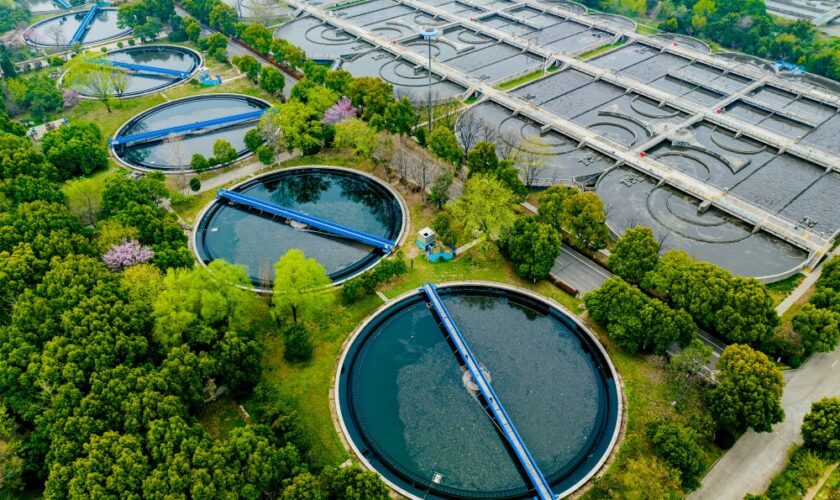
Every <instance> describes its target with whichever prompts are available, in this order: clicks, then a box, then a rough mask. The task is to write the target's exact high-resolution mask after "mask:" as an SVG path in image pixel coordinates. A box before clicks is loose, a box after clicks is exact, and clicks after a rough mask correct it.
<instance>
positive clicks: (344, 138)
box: [333, 118, 376, 158]
mask: <svg viewBox="0 0 840 500" xmlns="http://www.w3.org/2000/svg"><path fill="white" fill-rule="evenodd" d="M333 144H334V145H335V147H337V148H348V149H352V150H353V152H354V153H355V154H356V156H360V157H362V158H370V157H371V156H372V155H373V150H374V147H375V146H376V132H375V131H374V130H372V129H371V128H370V127H368V126H367V124H365V122H363V121H362V120H359V119H358V118H350V119H349V120H344V121H342V122H340V123H337V124H336V125H335V138H334V139H333Z"/></svg>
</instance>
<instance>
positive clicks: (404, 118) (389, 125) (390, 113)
mask: <svg viewBox="0 0 840 500" xmlns="http://www.w3.org/2000/svg"><path fill="white" fill-rule="evenodd" d="M383 119H384V120H385V128H386V129H387V130H388V131H389V132H391V133H394V134H400V135H408V134H409V133H411V129H412V127H413V126H414V120H415V117H414V107H413V106H412V105H411V101H409V100H408V97H402V98H400V99H398V100H394V101H392V102H391V103H389V104H388V106H387V107H386V108H385V113H384V115H383Z"/></svg>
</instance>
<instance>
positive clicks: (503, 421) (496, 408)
mask: <svg viewBox="0 0 840 500" xmlns="http://www.w3.org/2000/svg"><path fill="white" fill-rule="evenodd" d="M420 290H421V291H423V292H424V293H425V294H426V298H427V299H428V301H429V305H430V306H431V308H432V310H434V312H435V314H436V315H437V317H438V319H439V320H440V325H441V328H442V329H443V330H444V332H445V333H446V334H447V335H448V337H449V338H450V339H451V340H452V343H453V344H454V345H455V349H456V350H457V352H458V356H459V357H460V358H461V361H462V362H463V363H464V365H465V366H466V367H467V370H469V372H470V375H471V376H472V379H473V382H475V384H476V386H478V390H479V392H480V393H481V396H482V397H483V399H484V401H485V402H486V404H487V406H486V407H485V408H484V409H485V411H487V412H488V414H489V415H490V417H491V418H492V419H493V421H494V422H495V423H496V425H497V426H498V428H499V430H500V431H501V432H502V434H503V435H504V437H505V439H506V440H507V442H508V444H509V445H510V447H511V449H513V453H514V455H516V459H517V461H518V462H519V464H520V466H521V467H522V469H523V470H524V471H525V474H526V475H527V476H528V480H529V481H530V482H531V485H532V486H533V487H534V490H536V493H537V498H539V499H540V500H554V499H555V495H554V492H553V491H552V489H551V485H550V484H548V481H547V480H546V479H545V476H543V473H542V471H541V470H540V468H539V466H538V465H537V462H536V461H535V460H534V457H533V456H531V452H529V451H528V448H527V447H526V446H525V442H524V441H523V440H522V436H520V435H519V432H518V431H517V430H516V427H514V425H513V422H512V421H511V419H510V416H508V414H507V411H505V407H504V406H502V402H501V401H500V400H499V398H498V396H496V391H494V390H493V386H491V385H490V382H489V381H488V380H487V377H486V376H485V375H484V372H483V371H482V369H481V367H480V366H479V364H478V361H477V360H476V358H475V356H474V355H473V353H472V350H470V347H469V345H468V344H467V342H466V340H465V339H464V336H463V335H462V334H461V331H460V330H459V329H458V326H457V325H456V324H455V321H453V319H452V316H451V315H450V314H449V311H448V310H447V309H446V306H445V305H444V304H443V301H442V300H441V299H440V296H439V295H438V293H437V289H436V288H435V286H434V285H433V284H431V283H426V284H425V285H423V287H422V288H421V289H420Z"/></svg>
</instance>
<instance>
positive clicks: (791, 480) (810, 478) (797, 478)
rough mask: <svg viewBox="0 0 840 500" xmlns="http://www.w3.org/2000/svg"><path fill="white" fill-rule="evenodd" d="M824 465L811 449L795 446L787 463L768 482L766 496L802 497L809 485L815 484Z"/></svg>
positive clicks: (773, 499) (775, 499) (774, 498)
mask: <svg viewBox="0 0 840 500" xmlns="http://www.w3.org/2000/svg"><path fill="white" fill-rule="evenodd" d="M825 465H826V464H825V463H824V462H823V461H822V460H820V458H819V457H818V456H816V455H815V454H814V453H812V452H811V451H809V450H807V449H805V448H796V449H795V450H794V451H793V453H792V454H791V456H790V462H789V463H788V465H787V466H786V467H785V468H784V470H783V471H782V472H780V473H779V474H778V475H776V477H774V478H773V481H771V482H770V487H769V488H768V489H767V497H768V498H770V499H771V500H787V499H789V498H802V496H803V495H804V494H805V492H807V491H808V489H809V488H810V487H811V486H813V485H815V484H817V481H819V479H820V476H822V473H823V470H824V469H825Z"/></svg>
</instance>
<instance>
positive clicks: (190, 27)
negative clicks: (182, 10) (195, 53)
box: [184, 17, 201, 43]
mask: <svg viewBox="0 0 840 500" xmlns="http://www.w3.org/2000/svg"><path fill="white" fill-rule="evenodd" d="M184 32H186V34H187V39H189V41H191V42H192V43H198V39H199V38H200V37H201V24H200V23H199V22H198V19H196V18H194V17H185V18H184Z"/></svg>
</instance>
